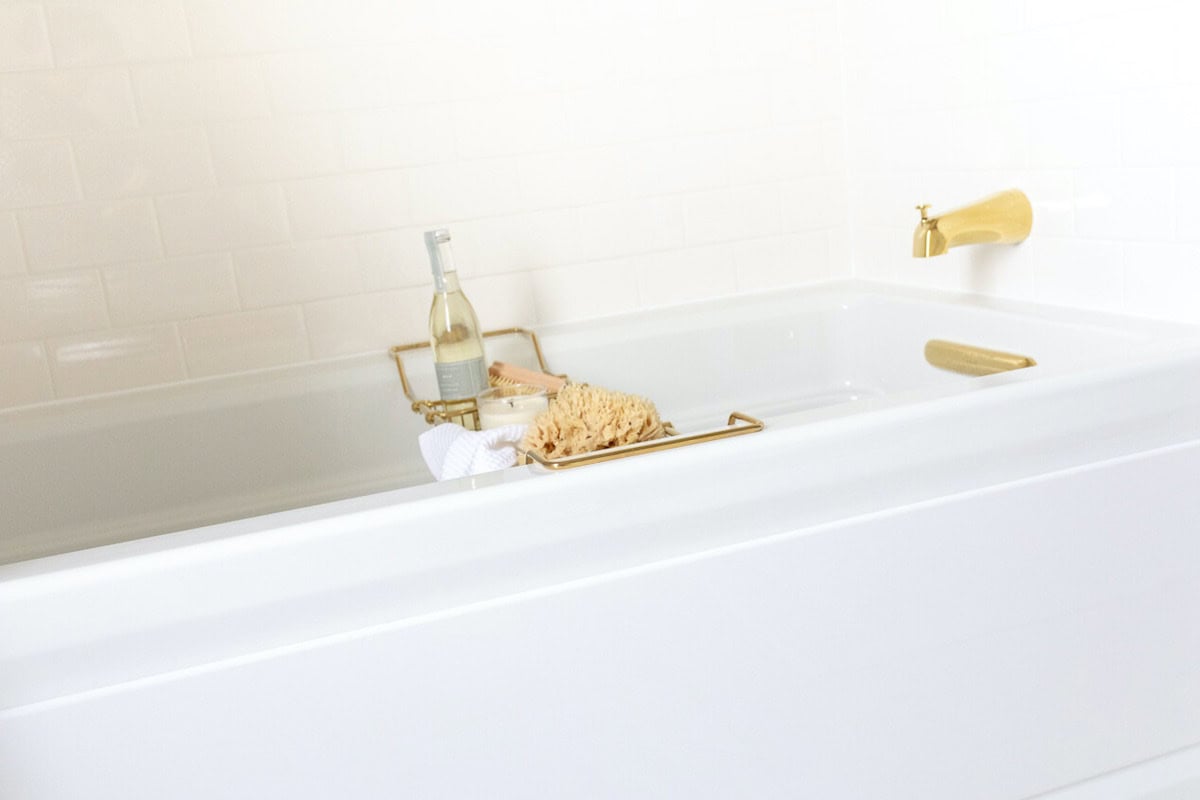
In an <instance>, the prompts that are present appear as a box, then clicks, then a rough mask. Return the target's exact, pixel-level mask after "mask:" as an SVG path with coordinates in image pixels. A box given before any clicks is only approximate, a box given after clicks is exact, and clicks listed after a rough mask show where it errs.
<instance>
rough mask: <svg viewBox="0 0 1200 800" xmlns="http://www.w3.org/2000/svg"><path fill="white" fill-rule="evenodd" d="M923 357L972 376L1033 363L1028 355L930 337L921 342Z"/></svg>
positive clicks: (933, 362)
mask: <svg viewBox="0 0 1200 800" xmlns="http://www.w3.org/2000/svg"><path fill="white" fill-rule="evenodd" d="M925 360H926V361H928V362H929V363H930V364H931V365H932V366H935V367H937V368H938V369H946V370H950V371H951V372H957V373H958V374H960V375H972V376H979V375H995V374H996V373H997V372H1011V371H1012V370H1014V369H1025V368H1026V367H1036V366H1037V362H1036V361H1034V360H1033V359H1032V358H1030V357H1029V356H1022V355H1017V354H1016V353H1005V352H1003V351H1002V350H988V349H987V348H986V347H976V346H975V345H970V344H962V343H961V342H947V341H945V340H944V339H930V340H929V341H928V342H926V343H925Z"/></svg>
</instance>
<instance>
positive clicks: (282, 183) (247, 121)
mask: <svg viewBox="0 0 1200 800" xmlns="http://www.w3.org/2000/svg"><path fill="white" fill-rule="evenodd" d="M836 25H837V14H836V7H835V6H834V4H833V2H832V0H828V1H827V0H815V1H809V0H805V1H803V2H789V3H774V2H763V1H762V0H753V2H749V3H746V2H739V3H736V4H735V3H733V2H732V0H729V1H728V2H726V1H725V0H718V1H717V2H684V1H683V0H603V1H602V2H595V1H593V0H586V1H585V2H570V3H562V2H556V1H555V0H514V1H513V2H507V3H497V2H493V0H447V2H429V1H428V0H420V2H416V0H336V1H335V0H45V1H44V2H38V1H36V0H0V405H14V404H23V403H29V402H37V401H43V400H48V399H52V398H56V397H57V398H63V397H73V396H79V395H86V394H91V393H95V392H104V391H111V390H118V389H122V388H127V387H133V386H140V385H145V384H152V383H160V382H170V381H177V380H181V379H185V378H197V377H204V376H209V375H218V374H224V373H230V372H235V371H240V370H247V369H253V368H258V367H263V366H270V365H277V364H288V363H294V362H302V361H305V360H309V359H319V358H327V357H333V356H338V355H342V354H348V353H358V352H365V351H370V350H382V349H383V348H385V347H386V346H387V345H388V344H390V343H396V342H401V341H412V340H418V339H421V338H423V337H424V336H425V325H426V318H427V314H428V304H429V300H430V292H431V289H430V278H429V273H428V262H427V259H426V255H425V252H424V248H423V245H422V242H421V237H420V233H421V231H422V230H425V229H428V228H431V227H435V226H448V227H450V228H451V230H452V233H453V235H454V239H455V244H456V254H457V256H458V261H459V264H460V268H461V269H460V272H461V274H462V276H463V278H464V283H465V285H466V287H467V290H468V293H469V295H470V297H471V298H472V300H473V301H474V303H475V305H476V308H477V309H478V311H479V313H480V316H481V318H482V321H483V323H484V325H485V326H486V327H504V326H508V325H513V324H537V323H545V322H553V321H558V320H564V319H574V318H579V317H585V316H593V315H597V314H605V313H611V312H618V311H624V310H629V309H633V308H638V307H642V306H646V305H656V304H662V303H671V302H681V301H685V300H689V299H694V298H699V297H706V296H715V295H723V294H728V293H731V292H737V291H744V290H751V289H755V288H762V287H771V286H776V285H779V284H781V283H795V282H803V281H806V280H814V279H821V278H825V277H828V276H831V275H837V274H846V273H847V272H848V270H849V260H848V250H847V248H846V242H847V241H848V235H847V231H848V228H847V224H846V218H845V211H846V205H845V200H844V199H843V198H844V192H841V187H842V184H843V183H844V171H845V166H844V162H843V161H842V159H841V150H842V138H843V130H842V128H843V125H842V122H843V121H842V118H841V103H842V100H841V81H840V73H839V72H838V70H837V67H836V64H837V59H838V54H837V51H836V49H835V42H836ZM830 65H834V67H833V72H832V73H831V72H830ZM829 187H836V188H835V189H833V190H831V189H830V188H829ZM810 190H811V191H813V192H819V193H821V194H825V195H828V196H829V204H828V206H827V207H826V206H824V204H822V208H820V209H819V210H818V211H817V212H815V213H812V214H809V213H808V207H809V206H810V205H811V203H809V202H808V201H807V200H806V199H804V198H805V197H806V193H807V192H809V191H810ZM735 242H736V243H744V244H745V245H746V247H745V248H742V247H741V246H739V247H737V248H735V247H733V243H735Z"/></svg>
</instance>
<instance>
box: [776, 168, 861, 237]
mask: <svg viewBox="0 0 1200 800" xmlns="http://www.w3.org/2000/svg"><path fill="white" fill-rule="evenodd" d="M779 193H780V202H781V207H782V225H783V230H784V231H785V232H789V233H791V232H796V231H809V230H815V229H818V228H832V227H834V226H836V225H841V224H843V223H844V222H845V221H846V205H847V204H846V186H845V182H844V181H842V180H840V179H839V178H837V177H833V176H829V175H825V176H814V177H812V178H808V179H806V180H803V181H795V182H790V183H783V184H780V186H779Z"/></svg>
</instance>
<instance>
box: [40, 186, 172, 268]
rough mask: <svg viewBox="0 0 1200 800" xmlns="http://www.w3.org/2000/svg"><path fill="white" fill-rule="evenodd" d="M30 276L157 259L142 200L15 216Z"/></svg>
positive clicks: (147, 205)
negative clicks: (38, 273) (72, 268)
mask: <svg viewBox="0 0 1200 800" xmlns="http://www.w3.org/2000/svg"><path fill="white" fill-rule="evenodd" d="M17 217H18V219H19V221H20V224H21V231H22V232H23V233H24V236H25V251H26V255H27V257H28V259H29V268H30V269H31V270H33V271H40V270H54V269H67V268H69V267H88V266H97V265H101V264H114V263H120V262H124V261H146V260H150V259H153V258H158V257H159V256H161V255H162V245H161V244H160V243H159V238H158V230H157V228H156V226H155V222H154V208H153V206H152V205H151V202H150V201H149V200H147V199H140V200H115V201H111V202H100V203H85V204H81V205H68V206H55V207H49V208H33V209H28V210H25V211H21V212H19V213H18V215H17Z"/></svg>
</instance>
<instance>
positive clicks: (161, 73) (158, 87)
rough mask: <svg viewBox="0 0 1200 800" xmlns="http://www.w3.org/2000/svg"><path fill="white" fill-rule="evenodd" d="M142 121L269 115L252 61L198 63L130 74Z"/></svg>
mask: <svg viewBox="0 0 1200 800" xmlns="http://www.w3.org/2000/svg"><path fill="white" fill-rule="evenodd" d="M132 74H133V86H134V91H135V92H136V94H137V98H138V107H139V108H140V110H141V114H142V119H143V121H144V122H146V123H149V124H170V123H179V122H214V121H220V120H235V119H253V118H259V117H265V116H268V115H269V114H270V98H269V96H268V94H267V87H266V83H265V82H264V80H263V76H262V72H261V69H260V67H259V64H258V62H257V61H256V60H253V59H246V58H229V59H203V60H194V61H180V62H171V63H165V64H145V65H141V66H135V67H133V68H132Z"/></svg>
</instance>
